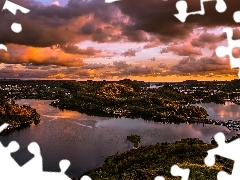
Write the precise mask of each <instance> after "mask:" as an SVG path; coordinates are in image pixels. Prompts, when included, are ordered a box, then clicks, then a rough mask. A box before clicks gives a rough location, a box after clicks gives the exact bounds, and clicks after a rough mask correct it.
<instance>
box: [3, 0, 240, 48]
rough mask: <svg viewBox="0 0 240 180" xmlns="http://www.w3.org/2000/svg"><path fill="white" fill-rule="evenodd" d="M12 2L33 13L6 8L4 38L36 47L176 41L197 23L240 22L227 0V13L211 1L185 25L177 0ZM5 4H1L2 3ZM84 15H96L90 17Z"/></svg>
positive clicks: (196, 5)
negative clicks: (84, 42)
mask: <svg viewBox="0 0 240 180" xmlns="http://www.w3.org/2000/svg"><path fill="white" fill-rule="evenodd" d="M12 1H13V2H15V3H17V4H19V5H22V6H24V7H26V8H28V9H30V10H31V11H30V13H28V14H22V13H21V12H18V13H17V15H16V16H14V15H13V14H11V13H10V12H8V11H4V12H3V13H2V14H1V15H2V20H1V21H0V26H1V34H0V42H1V43H3V44H7V43H15V44H21V45H29V46H35V47H49V46H52V45H56V44H60V45H64V44H67V43H77V42H80V41H82V40H86V39H88V40H93V41H96V42H101V43H103V42H116V41H119V40H121V38H125V39H127V40H128V41H132V42H144V41H149V40H150V39H148V36H147V34H146V32H147V33H150V34H151V35H154V36H155V37H157V38H159V39H160V40H161V42H171V41H173V40H174V39H185V38H186V37H188V36H189V35H190V34H191V33H192V32H193V29H194V28H195V27H201V26H202V27H217V26H222V25H226V26H237V23H235V22H234V21H233V13H234V12H235V11H236V10H240V5H239V2H238V1H237V0H231V1H227V2H226V3H227V6H228V7H227V11H226V12H224V13H218V12H217V11H216V10H215V4H216V1H212V2H205V3H204V6H205V11H206V14H205V15H204V16H201V15H195V16H189V17H188V18H187V20H186V22H185V23H181V22H180V21H179V20H178V19H177V18H176V17H174V15H173V14H176V13H177V10H176V7H175V4H176V2H177V0H171V1H162V0H131V1H129V0H121V1H119V2H115V3H105V2H104V0H91V1H81V0H69V2H68V4H67V5H66V6H64V7H59V6H44V5H42V4H41V3H37V2H35V1H28V0H12ZM3 4H4V3H3V2H1V3H0V5H1V6H0V7H2V6H3ZM188 5H189V9H188V11H196V10H199V9H200V0H199V1H197V0H193V1H191V0H188ZM119 12H121V13H122V14H123V15H122V16H126V17H128V21H126V22H125V20H126V19H124V21H123V17H122V16H121V15H120V13H119ZM84 16H89V17H91V18H89V17H88V18H87V17H85V19H84ZM81 18H82V19H81ZM14 21H17V22H19V23H21V24H22V25H23V31H22V32H21V33H19V34H16V33H13V32H12V31H11V30H10V26H11V24H12V23H13V22H14ZM117 31H119V33H116V32H117ZM113 32H115V33H113ZM195 44H197V42H195ZM149 45H151V44H149ZM152 46H154V44H152ZM199 46H201V45H199ZM149 47H151V46H149ZM145 48H148V46H146V47H145Z"/></svg>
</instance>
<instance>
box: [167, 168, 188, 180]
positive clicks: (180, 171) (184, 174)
mask: <svg viewBox="0 0 240 180" xmlns="http://www.w3.org/2000/svg"><path fill="white" fill-rule="evenodd" d="M189 173H190V170H189V169H182V168H180V167H179V166H178V165H173V166H172V167H171V174H172V175H173V176H181V177H182V180H188V177H189Z"/></svg>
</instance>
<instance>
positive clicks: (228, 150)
mask: <svg viewBox="0 0 240 180" xmlns="http://www.w3.org/2000/svg"><path fill="white" fill-rule="evenodd" d="M214 139H215V141H216V142H217V144H218V147H217V148H214V149H211V150H208V155H207V157H206V158H205V159H204V162H205V164H206V165H207V166H213V165H214V164H215V156H216V155H219V156H222V157H225V158H227V159H230V160H233V161H234V165H233V169H232V174H231V175H229V174H228V173H226V172H224V171H220V172H219V173H218V176H217V178H218V180H226V179H227V180H237V179H239V177H240V171H239V169H240V156H239V149H240V139H239V138H238V139H236V140H234V141H232V142H230V143H226V142H225V140H226V139H225V136H224V134H223V133H218V134H216V135H215V136H214Z"/></svg>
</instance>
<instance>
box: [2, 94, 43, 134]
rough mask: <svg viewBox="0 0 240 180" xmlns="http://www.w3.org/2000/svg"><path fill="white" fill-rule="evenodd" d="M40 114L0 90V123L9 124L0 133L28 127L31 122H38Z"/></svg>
mask: <svg viewBox="0 0 240 180" xmlns="http://www.w3.org/2000/svg"><path fill="white" fill-rule="evenodd" d="M39 122H40V115H39V114H38V113H37V111H36V109H33V108H31V107H30V106H26V105H23V106H20V105H18V104H16V103H15V101H14V100H13V99H8V98H6V97H5V96H4V92H3V91H0V125H2V124H3V123H8V124H9V126H8V127H7V128H6V129H5V130H3V131H2V132H1V133H0V135H6V134H8V133H10V132H13V131H14V130H19V129H23V128H27V127H30V125H31V124H33V123H34V124H39Z"/></svg>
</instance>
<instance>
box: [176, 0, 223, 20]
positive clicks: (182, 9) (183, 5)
mask: <svg viewBox="0 0 240 180" xmlns="http://www.w3.org/2000/svg"><path fill="white" fill-rule="evenodd" d="M209 1H216V2H217V3H216V6H215V9H216V10H217V11H218V12H219V13H222V12H224V11H226V9H227V5H226V3H225V2H224V0H201V1H200V5H201V9H200V10H199V11H194V12H187V8H188V5H187V2H186V1H185V0H180V1H178V2H177V3H176V9H177V10H178V14H174V16H175V17H176V18H178V19H179V20H180V21H181V22H185V21H186V18H187V17H188V16H190V15H196V14H199V15H204V14H205V8H204V4H203V3H204V2H209Z"/></svg>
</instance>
